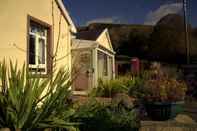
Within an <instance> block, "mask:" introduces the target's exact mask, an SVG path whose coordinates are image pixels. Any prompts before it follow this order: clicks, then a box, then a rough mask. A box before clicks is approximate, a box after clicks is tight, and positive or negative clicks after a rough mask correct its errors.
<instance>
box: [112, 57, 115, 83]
mask: <svg viewBox="0 0 197 131" xmlns="http://www.w3.org/2000/svg"><path fill="white" fill-rule="evenodd" d="M112 65H113V69H112V71H113V74H112V78H113V79H114V78H115V77H116V75H115V57H114V55H113V56H112Z"/></svg>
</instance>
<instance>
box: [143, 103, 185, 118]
mask: <svg viewBox="0 0 197 131" xmlns="http://www.w3.org/2000/svg"><path fill="white" fill-rule="evenodd" d="M183 104H184V102H182V101H181V102H173V103H170V102H147V103H145V108H146V112H147V114H148V117H150V118H151V119H152V120H158V121H164V120H168V119H173V118H175V117H176V116H177V114H179V113H181V112H182V111H183Z"/></svg>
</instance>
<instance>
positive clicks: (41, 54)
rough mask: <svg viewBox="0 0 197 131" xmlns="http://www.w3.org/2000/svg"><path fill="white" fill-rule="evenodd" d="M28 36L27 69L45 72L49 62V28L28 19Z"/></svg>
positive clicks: (34, 71)
mask: <svg viewBox="0 0 197 131" xmlns="http://www.w3.org/2000/svg"><path fill="white" fill-rule="evenodd" d="M28 36H29V42H28V44H29V45H28V47H29V52H28V60H29V70H30V71H31V72H32V73H40V74H47V72H48V68H49V66H48V64H49V63H50V62H49V61H47V60H49V59H48V57H47V56H49V54H48V53H50V50H49V48H50V43H49V39H48V38H49V28H48V27H47V26H44V25H43V24H42V23H40V22H35V21H33V20H30V23H29V34H28Z"/></svg>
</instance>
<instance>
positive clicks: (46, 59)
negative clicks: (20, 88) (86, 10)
mask: <svg viewBox="0 0 197 131" xmlns="http://www.w3.org/2000/svg"><path fill="white" fill-rule="evenodd" d="M0 10H1V11H0V29H1V30H0V42H1V44H0V60H1V61H2V60H3V59H5V61H6V62H9V60H12V61H14V62H16V61H17V63H18V66H19V67H21V66H22V65H23V64H24V63H25V64H26V65H27V66H28V69H29V71H30V72H32V74H34V73H35V71H36V72H39V76H40V77H48V76H49V74H50V73H51V72H52V65H54V64H53V62H54V60H55V68H57V69H58V68H60V67H62V66H64V67H67V68H68V69H69V70H71V38H72V34H73V33H75V32H76V28H75V26H74V24H73V22H72V20H71V18H70V16H69V14H68V12H67V10H66V9H65V7H64V5H63V2H62V0H1V1H0ZM36 74H37V73H36Z"/></svg>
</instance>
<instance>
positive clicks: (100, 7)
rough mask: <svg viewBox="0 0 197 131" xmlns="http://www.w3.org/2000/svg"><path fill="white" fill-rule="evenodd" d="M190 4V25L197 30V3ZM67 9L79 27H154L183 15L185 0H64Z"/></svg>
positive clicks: (190, 0)
mask: <svg viewBox="0 0 197 131" xmlns="http://www.w3.org/2000/svg"><path fill="white" fill-rule="evenodd" d="M188 2H189V4H188V6H189V9H188V16H189V17H188V19H189V23H190V24H191V25H192V26H193V27H197V0H188ZM64 5H65V6H66V8H67V10H68V11H69V14H70V16H71V18H72V19H73V21H74V23H75V25H76V26H85V25H88V24H89V23H93V22H98V23H116V24H119V23H120V24H145V25H154V24H156V23H157V22H158V20H159V19H161V18H162V17H163V16H165V15H167V14H171V13H178V14H183V10H182V9H183V8H182V7H183V6H182V0H64ZM195 12H196V14H195Z"/></svg>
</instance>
